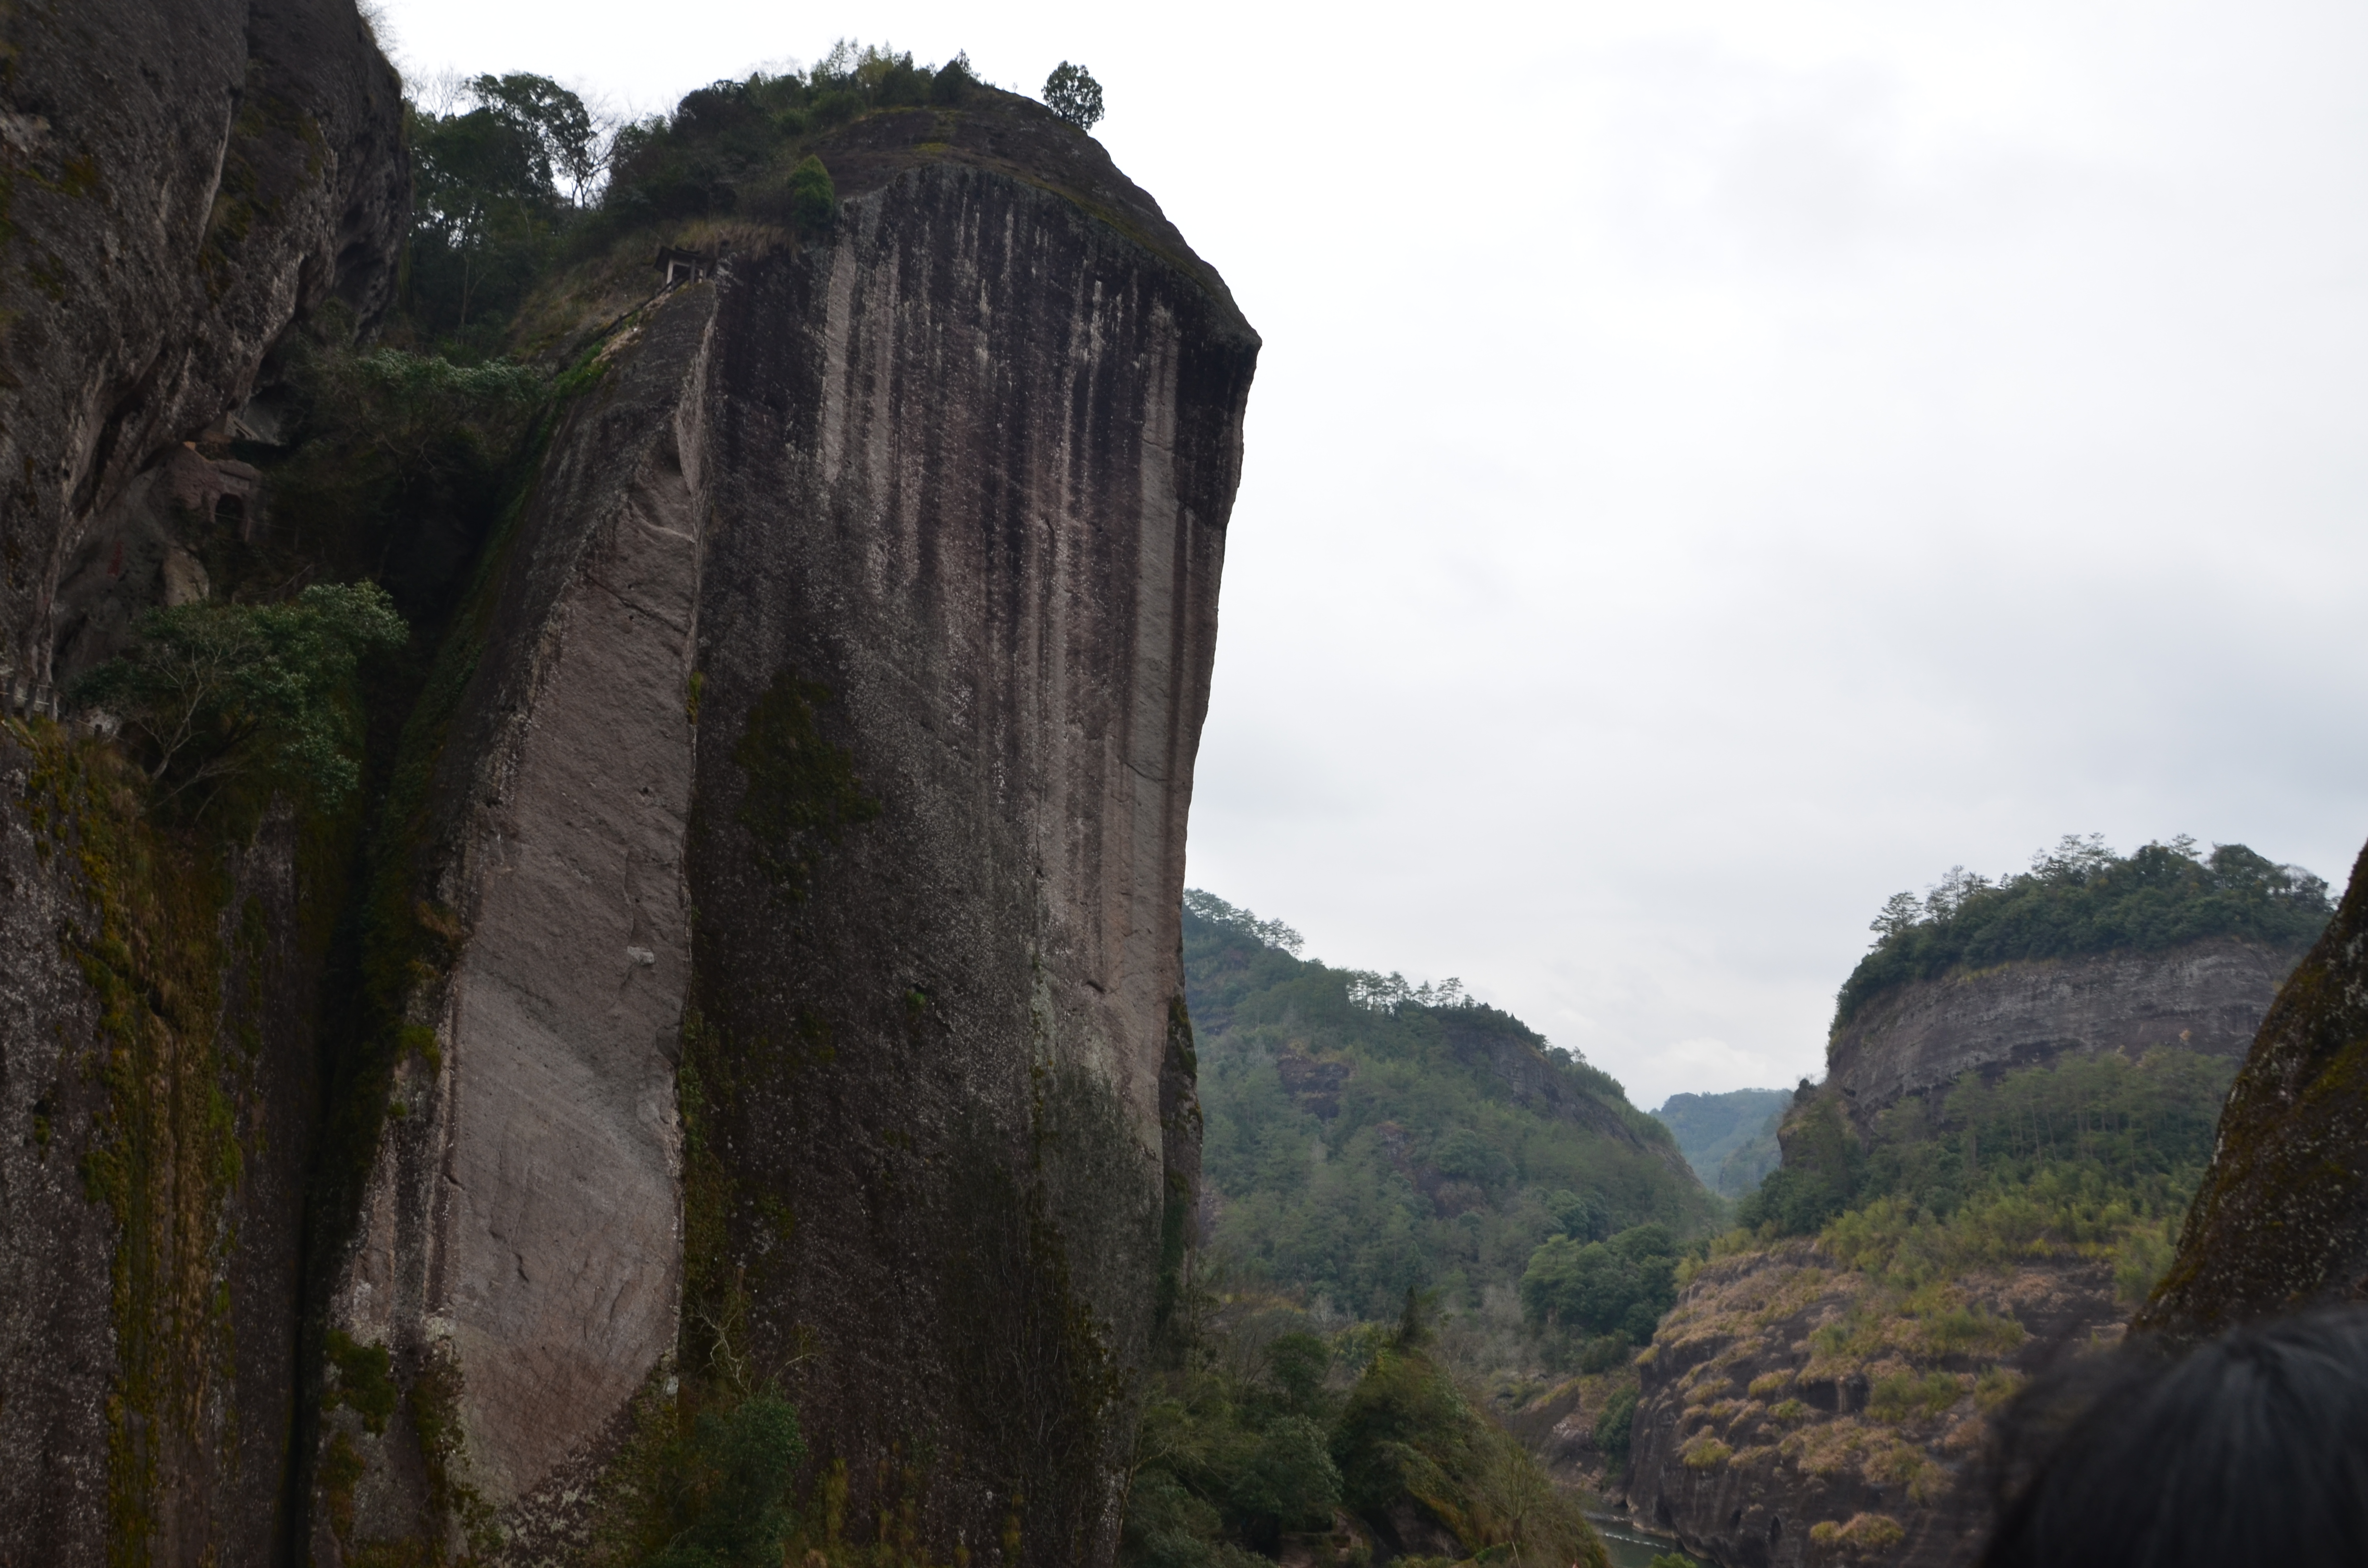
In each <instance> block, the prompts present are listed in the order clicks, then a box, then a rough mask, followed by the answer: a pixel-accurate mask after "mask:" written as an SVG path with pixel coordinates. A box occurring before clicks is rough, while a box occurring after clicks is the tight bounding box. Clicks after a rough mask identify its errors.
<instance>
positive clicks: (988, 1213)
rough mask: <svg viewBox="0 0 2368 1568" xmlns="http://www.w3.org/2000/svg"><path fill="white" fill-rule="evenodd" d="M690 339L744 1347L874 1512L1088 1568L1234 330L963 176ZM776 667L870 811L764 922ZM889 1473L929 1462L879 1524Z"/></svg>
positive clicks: (1217, 296)
mask: <svg viewBox="0 0 2368 1568" xmlns="http://www.w3.org/2000/svg"><path fill="white" fill-rule="evenodd" d="M1034 112H1035V113H1036V114H1037V115H1038V116H1040V117H1041V111H1034ZM926 118H928V117H924V119H926ZM1042 118H1043V119H1045V123H1046V125H1050V126H1052V129H1051V131H1049V132H1044V131H1042V129H1041V128H1035V129H1037V130H1038V133H1040V134H1050V135H1052V136H1057V137H1064V138H1067V140H1068V142H1071V143H1073V144H1074V146H1075V147H1076V153H1075V154H1074V155H1072V156H1070V157H1069V159H1068V162H1069V163H1070V164H1073V165H1074V164H1081V163H1085V162H1087V159H1088V158H1090V159H1092V160H1093V161H1094V171H1089V172H1098V171H1105V170H1107V167H1108V165H1107V163H1106V161H1103V160H1101V159H1100V157H1099V149H1098V148H1094V147H1093V145H1092V143H1090V142H1085V141H1084V140H1083V139H1082V138H1075V137H1069V136H1068V133H1066V132H1065V131H1062V130H1061V129H1060V128H1058V127H1057V126H1056V125H1052V122H1051V121H1050V120H1049V117H1042ZM1022 123H1023V126H1025V125H1026V123H1027V122H1025V121H1023V122H1022ZM1065 172H1067V171H1066V170H1064V167H1063V165H1061V164H1058V163H1055V164H1053V165H1052V167H1051V168H1050V169H1049V170H1048V171H1047V173H1048V174H1050V175H1055V176H1057V175H1060V174H1063V173H1065ZM1138 200H1139V198H1138ZM1143 205H1144V206H1147V205H1148V204H1147V202H1146V203H1143ZM1151 216H1152V217H1153V218H1156V210H1153V212H1152V214H1151ZM1172 248H1173V249H1175V250H1178V251H1180V250H1181V242H1180V241H1173V242H1172ZM1187 254H1189V253H1187ZM719 346H720V357H721V364H722V376H723V384H724V386H725V388H726V389H727V394H728V395H727V397H726V399H725V401H724V403H723V408H724V416H723V420H722V421H721V422H720V438H721V440H722V441H723V443H724V444H725V449H726V450H728V451H729V452H731V454H732V458H731V460H729V461H728V462H725V461H718V462H717V463H715V464H714V465H713V472H715V473H716V474H717V476H718V481H717V483H718V491H717V524H716V527H715V530H714V533H713V536H712V539H713V542H712V555H711V561H710V566H709V573H708V584H709V589H708V593H707V596H706V603H705V607H704V608H703V609H702V616H701V661H702V665H703V668H704V669H705V671H706V673H707V677H708V684H707V688H706V690H707V695H706V698H705V704H706V707H705V708H704V709H703V712H702V722H701V725H700V786H699V799H700V802H701V811H702V813H703V814H702V818H701V823H702V829H701V832H700V835H698V836H696V837H695V838H694V841H693V846H692V858H691V868H692V887H693V898H694V902H695V903H697V905H698V906H699V909H700V936H699V941H700V956H699V978H698V981H697V983H696V987H695V991H696V996H697V1000H698V1002H699V1004H700V1007H701V1008H702V1011H703V1013H704V1015H705V1017H706V1018H707V1021H708V1023H709V1025H710V1026H711V1027H712V1028H714V1029H715V1030H717V1031H718V1032H719V1034H720V1036H721V1037H722V1039H723V1040H724V1041H725V1042H726V1044H725V1045H724V1047H723V1049H725V1050H727V1051H731V1052H734V1053H738V1054H743V1055H746V1056H748V1057H751V1058H753V1060H752V1061H751V1062H750V1065H749V1068H748V1070H747V1071H746V1073H745V1074H744V1075H743V1076H742V1077H741V1079H740V1081H739V1083H738V1085H736V1095H735V1096H734V1099H733V1101H732V1102H731V1103H729V1104H727V1105H725V1106H724V1107H723V1109H722V1114H721V1115H720V1116H719V1119H718V1124H719V1136H720V1138H721V1140H722V1142H723V1144H724V1148H725V1158H726V1162H727V1165H728V1166H729V1168H730V1169H731V1170H732V1171H733V1172H734V1176H735V1177H736V1178H737V1180H738V1181H739V1182H740V1183H741V1185H742V1191H743V1193H744V1194H745V1198H744V1202H746V1207H745V1208H743V1209H741V1210H738V1211H736V1212H734V1214H733V1216H732V1221H733V1251H734V1258H733V1264H732V1266H733V1267H734V1268H737V1267H742V1263H741V1260H742V1259H744V1258H745V1259H746V1267H747V1268H748V1271H749V1273H748V1281H749V1284H748V1289H749V1290H751V1291H752V1293H753V1295H754V1297H755V1299H756V1301H757V1320H756V1322H757V1326H756V1345H757V1354H758V1355H760V1356H761V1357H764V1358H770V1359H771V1360H772V1361H773V1363H774V1364H777V1365H780V1366H781V1367H783V1369H784V1370H785V1372H786V1373H787V1376H788V1377H789V1380H790V1381H791V1384H792V1385H793V1387H794V1390H795V1394H796V1398H797V1400H798V1402H799V1404H800V1407H801V1409H802V1410H803V1411H804V1412H806V1413H807V1415H808V1419H809V1421H810V1422H811V1424H812V1426H813V1429H814V1439H815V1441H816V1443H817V1446H818V1448H819V1449H821V1451H822V1452H823V1453H824V1454H825V1455H826V1456H831V1457H837V1458H844V1459H845V1460H847V1461H848V1465H849V1471H850V1474H851V1476H853V1477H854V1478H855V1481H856V1486H857V1490H858V1495H859V1498H860V1502H859V1504H858V1505H856V1506H859V1507H860V1508H861V1509H862V1511H863V1512H864V1513H866V1514H867V1515H868V1514H869V1512H870V1511H871V1508H872V1507H888V1506H902V1504H903V1503H904V1502H905V1500H906V1499H907V1498H909V1499H910V1500H911V1502H912V1503H913V1506H915V1507H916V1511H917V1513H918V1514H919V1516H920V1517H921V1518H922V1519H923V1520H924V1521H925V1525H924V1528H925V1529H926V1532H927V1535H928V1538H929V1539H930V1540H934V1541H935V1542H936V1543H937V1544H936V1547H935V1550H937V1551H940V1552H944V1551H950V1550H951V1546H952V1545H953V1544H954V1543H956V1542H957V1541H964V1540H966V1541H967V1542H968V1543H969V1545H970V1548H971V1550H973V1551H981V1552H984V1554H985V1560H986V1561H994V1560H995V1559H996V1558H997V1557H1000V1556H1001V1555H1002V1550H1003V1549H1002V1546H1001V1544H1000V1541H1001V1537H1002V1534H1003V1532H1004V1530H1005V1528H1007V1522H1008V1528H1011V1529H1013V1530H1016V1531H1017V1533H1018V1535H1019V1541H1020V1543H1021V1544H1020V1547H1019V1556H1020V1558H1021V1560H1023V1561H1026V1562H1044V1563H1072V1562H1099V1561H1106V1560H1107V1559H1108V1557H1109V1555H1110V1552H1111V1551H1112V1550H1113V1549H1114V1546H1115V1536H1116V1528H1117V1512H1118V1504H1119V1501H1120V1476H1121V1465H1122V1464H1123V1462H1124V1444H1125V1442H1126V1440H1127V1428H1128V1426H1129V1422H1128V1420H1127V1419H1126V1418H1125V1417H1124V1415H1122V1412H1121V1408H1120V1406H1119V1404H1118V1396H1119V1395H1120V1393H1121V1390H1122V1382H1121V1380H1122V1378H1123V1376H1124V1374H1125V1373H1126V1372H1127V1371H1128V1370H1129V1369H1130V1368H1131V1367H1132V1366H1133V1364H1134V1363H1135V1361H1136V1360H1137V1359H1138V1358H1139V1357H1140V1355H1141V1354H1142V1351H1143V1349H1144V1345H1145V1343H1146V1340H1147V1338H1148V1334H1149V1331H1150V1328H1151V1317H1152V1312H1153V1308H1154V1285H1155V1281H1156V1277H1157V1274H1158V1262H1159V1241H1160V1231H1161V1225H1162V1215H1163V1210H1166V1209H1168V1208H1169V1207H1170V1206H1168V1205H1167V1204H1165V1203H1164V1202H1163V1194H1162V1185H1163V1178H1162V1170H1163V1162H1165V1164H1166V1165H1167V1169H1168V1170H1169V1171H1170V1172H1171V1173H1180V1172H1181V1171H1182V1170H1184V1169H1185V1168H1188V1165H1189V1162H1187V1161H1184V1160H1179V1159H1178V1158H1177V1157H1176V1156H1175V1155H1174V1154H1173V1153H1171V1152H1169V1151H1167V1149H1166V1147H1165V1140H1164V1135H1163V1129H1162V1115H1161V1112H1162V1105H1161V1092H1160V1091H1161V1069H1162V1064H1163V1061H1164V1060H1166V1059H1167V1056H1168V1054H1169V1052H1168V1049H1167V1042H1168V1019H1169V1008H1170V1004H1171V1001H1172V1000H1173V999H1174V998H1175V997H1176V996H1177V995H1178V993H1179V991H1180V988H1181V979H1182V976H1181V969H1180V960H1179V957H1178V939H1179V926H1180V915H1179V913H1178V901H1179V896H1180V893H1181V891H1182V876H1183V856H1184V828H1185V815H1186V810H1187V807H1188V804H1189V801H1190V787H1191V767H1192V760H1193V756H1194V752H1195V749H1196V747H1197V743H1198V738H1199V732H1200V725H1201V718H1202V715H1203V712H1204V710H1205V707H1206V703H1207V694H1208V684H1207V683H1208V675H1209V668H1210V663H1211V659H1212V653H1213V647H1214V638H1215V631H1216V626H1215V620H1216V596H1217V585H1218V572H1219V567H1220V565H1221V562H1222V552H1223V546H1224V521H1225V517H1226V514H1227V512H1228V510H1229V508H1230V506H1231V502H1232V496H1233V491H1234V486H1235V479H1236V474H1237V472H1238V464H1239V460H1240V440H1241V417H1242V410H1243V405H1244V399H1245V397H1246V395H1247V388H1248V381H1249V375H1250V369H1251V364H1252V359H1253V355H1254V352H1255V349H1256V339H1255V338H1254V337H1253V336H1252V335H1250V333H1249V331H1248V329H1247V327H1246V326H1245V325H1244V324H1242V322H1241V320H1240V318H1239V316H1238V315H1237V314H1235V312H1234V311H1233V309H1232V307H1231V304H1230V301H1227V300H1225V299H1224V296H1223V295H1222V294H1221V293H1216V292H1212V290H1210V289H1209V288H1208V287H1206V286H1204V285H1203V284H1202V283H1201V281H1200V280H1199V279H1197V278H1195V277H1194V276H1192V274H1191V273H1190V271H1188V270H1187V269H1185V268H1183V267H1178V266H1174V265H1169V264H1167V263H1166V262H1165V261H1164V260H1163V259H1162V257H1161V256H1160V255H1158V254H1155V253H1152V252H1149V251H1146V249H1144V247H1143V246H1142V245H1140V244H1136V243H1134V242H1133V241H1132V240H1130V239H1129V238H1127V237H1125V236H1123V235H1121V233H1116V232H1113V230H1112V228H1111V227H1110V225H1109V224H1107V223H1105V222H1101V221H1099V220H1098V219H1097V217H1096V216H1095V215H1094V214H1093V213H1091V212H1089V211H1087V210H1083V209H1081V208H1080V207H1079V206H1078V205H1076V203H1074V202H1072V201H1070V200H1066V199H1063V198H1062V197H1060V196H1058V195H1054V194H1052V193H1050V192H1047V191H1045V190H1043V189H1042V188H1040V187H1038V186H1037V185H1036V184H1033V183H1023V182H1022V181H1020V180H1018V179H1014V178H1010V177H1008V176H1003V175H1001V174H999V173H996V172H991V171H988V170H984V169H981V168H978V167H975V166H964V165H961V164H959V163H953V162H949V163H947V164H945V165H938V166H931V167H924V168H921V169H919V170H917V171H916V172H913V173H910V174H906V175H904V176H901V177H898V178H896V179H894V180H893V181H892V182H891V183H889V184H888V185H886V186H885V187H883V188H882V189H880V190H879V191H878V192H877V194H874V195H867V196H864V197H862V198H860V199H857V200H855V201H852V202H850V203H849V204H848V213H847V216H846V219H845V220H844V222H843V224H842V233H841V234H840V236H839V238H838V240H837V243H836V244H833V245H832V246H831V247H830V248H829V249H828V250H827V251H826V252H823V253H820V254H816V253H814V252H809V253H808V254H807V255H806V256H802V257H799V258H796V259H791V258H788V257H776V258H773V259H772V260H771V261H769V262H768V263H764V264H760V265H759V266H758V267H754V268H751V269H749V271H748V272H747V273H746V281H745V282H743V283H729V284H727V287H726V289H725V301H724V305H723V317H722V325H721V328H720V330H719ZM784 671H792V672H795V674H796V675H797V676H799V677H800V678H803V679H806V680H810V681H814V682H818V683H820V684H821V685H822V686H824V687H827V688H828V689H829V691H830V692H831V693H832V698H831V700H829V701H828V702H827V703H825V705H824V707H823V710H822V715H821V716H822V720H823V722H824V726H825V734H827V735H828V736H829V737H830V738H831V739H832V740H833V741H834V742H835V743H836V744H841V745H844V746H845V747H847V748H848V751H849V752H850V753H851V754H852V759H853V762H854V766H855V769H856V772H857V774H858V776H859V777H860V778H861V779H862V780H863V781H864V783H865V785H866V787H867V788H868V789H869V790H871V791H872V792H873V793H874V794H876V796H877V798H878V799H879V800H880V801H881V802H882V806H883V808H884V814H883V815H882V818H881V819H880V820H879V821H878V822H877V823H873V824H865V825H863V826H860V827H859V828H856V829H853V830H851V831H850V832H848V834H847V835H846V841H845V843H844V845H843V846H840V847H838V848H837V849H835V850H833V851H832V852H831V853H829V854H828V855H826V856H825V858H824V859H823V861H822V864H821V867H820V869H819V872H818V875H817V877H816V879H815V883H814V887H813V889H812V891H811V892H810V893H809V894H808V895H807V896H805V897H804V898H803V899H799V900H794V901H793V900H791V898H789V897H788V896H786V893H785V892H784V890H781V889H778V888H775V887H773V886H770V885H768V882H767V881H766V880H765V878H764V877H763V876H762V875H761V874H759V872H758V871H757V869H756V868H755V867H754V866H753V865H752V864H751V858H750V855H749V853H748V850H747V848H746V837H745V835H743V833H742V832H741V831H740V830H739V829H738V828H737V827H736V826H735V824H734V812H735V809H736V807H737V805H738V802H739V801H740V800H741V799H742V792H743V790H744V789H745V788H746V778H745V776H744V769H743V768H742V767H740V766H739V764H738V763H737V762H736V761H735V758H734V744H735V741H736V739H737V737H738V735H739V734H740V733H741V726H742V724H743V722H744V720H745V716H746V714H747V713H748V712H749V711H750V710H751V707H752V705H753V704H754V703H755V701H756V700H757V698H758V697H759V695H760V694H761V693H763V692H764V691H765V690H766V689H767V687H768V685H769V684H770V683H771V682H772V681H773V680H774V678H775V677H776V676H778V675H780V673H782V672H784ZM785 1048H788V1049H785ZM768 1052H772V1053H779V1054H776V1055H772V1056H770V1057H769V1058H768V1056H767V1055H766V1054H764V1053H768ZM1169 1101H1170V1109H1171V1111H1172V1110H1173V1109H1174V1108H1175V1107H1176V1104H1177V1101H1176V1096H1175V1093H1174V1090H1173V1088H1172V1087H1171V1093H1170V1096H1169ZM1196 1121H1197V1119H1190V1120H1189V1121H1188V1120H1185V1119H1177V1120H1176V1122H1175V1125H1177V1127H1178V1130H1179V1132H1186V1133H1187V1135H1189V1131H1188V1130H1189V1127H1190V1124H1191V1123H1192V1122H1196ZM766 1198H769V1199H773V1200H775V1201H778V1202H779V1203H780V1204H781V1205H783V1206H785V1209H786V1210H787V1214H788V1216H789V1221H790V1222H789V1223H787V1224H786V1225H783V1224H779V1223H776V1224H775V1225H774V1226H773V1227H772V1228H770V1229H767V1228H766V1227H765V1226H764V1225H763V1223H762V1221H760V1219H759V1215H760V1214H761V1212H762V1210H761V1208H760V1207H759V1206H760V1204H761V1202H762V1201H763V1199H766ZM1174 1211H1175V1212H1176V1213H1177V1222H1182V1221H1184V1220H1185V1219H1186V1218H1187V1217H1189V1214H1190V1207H1189V1205H1186V1206H1181V1207H1180V1208H1178V1209H1177V1210H1174ZM802 1334H811V1335H815V1336H817V1337H816V1344H817V1346H818V1349H817V1353H816V1354H814V1355H813V1356H812V1357H811V1358H807V1359H805V1360H803V1361H795V1362H794V1363H793V1358H792V1352H793V1351H794V1350H795V1349H796V1347H797V1346H799V1345H800V1344H801V1343H802V1341H801V1339H800V1337H799V1336H800V1335H802ZM899 1448H902V1449H904V1450H905V1451H906V1452H908V1453H909V1452H916V1451H928V1452H931V1453H932V1454H933V1455H934V1458H933V1459H932V1460H930V1461H929V1463H928V1465H927V1466H926V1467H916V1470H915V1472H914V1473H912V1474H910V1475H907V1476H894V1475H893V1474H892V1475H891V1476H890V1477H889V1478H888V1481H889V1484H888V1486H887V1487H886V1488H885V1489H884V1490H882V1488H881V1486H880V1483H879V1481H878V1480H875V1479H874V1476H873V1474H872V1473H871V1472H872V1471H873V1464H872V1461H873V1460H877V1459H878V1458H879V1457H880V1456H881V1455H882V1454H886V1453H891V1452H894V1451H895V1450H896V1449H899ZM867 1494H868V1495H867Z"/></svg>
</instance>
